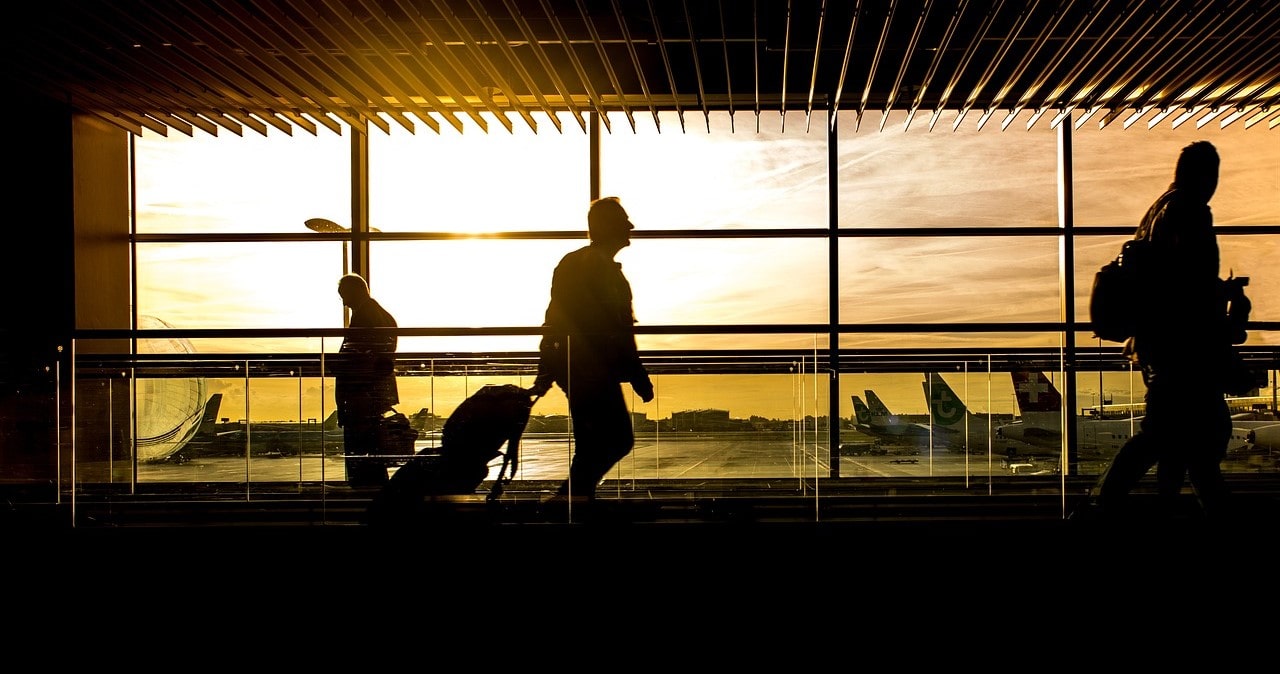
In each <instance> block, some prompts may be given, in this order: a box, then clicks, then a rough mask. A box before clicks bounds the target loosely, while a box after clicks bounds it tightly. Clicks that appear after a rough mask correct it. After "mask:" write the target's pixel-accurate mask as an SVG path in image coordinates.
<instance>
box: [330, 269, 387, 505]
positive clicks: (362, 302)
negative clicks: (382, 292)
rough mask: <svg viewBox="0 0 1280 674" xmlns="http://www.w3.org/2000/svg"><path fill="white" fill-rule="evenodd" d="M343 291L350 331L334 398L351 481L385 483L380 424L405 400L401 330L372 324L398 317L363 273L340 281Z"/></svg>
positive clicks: (383, 323)
mask: <svg viewBox="0 0 1280 674" xmlns="http://www.w3.org/2000/svg"><path fill="white" fill-rule="evenodd" d="M338 295H339V296H341V297H342V303H343V304H345V305H346V306H348V307H350V308H351V321H350V324H349V326H348V329H347V334H346V336H345V337H344V338H343V340H342V346H341V348H339V350H338V354H339V358H338V359H337V365H335V366H334V370H335V372H336V373H337V374H336V376H335V378H334V379H335V381H334V398H336V400H337V406H338V424H339V425H340V426H342V439H343V454H344V455H345V456H346V469H347V484H348V485H350V486H352V487H363V486H375V487H376V486H380V485H382V484H384V483H386V481H387V467H386V463H385V462H384V460H383V459H382V457H379V456H377V455H378V453H379V452H378V450H379V447H378V426H379V424H380V423H381V422H382V415H383V413H385V412H387V411H388V410H390V409H392V407H393V406H394V405H395V404H396V403H399V402H400V393H399V390H398V389H397V387H396V375H395V351H396V343H397V338H396V335H395V334H384V333H381V332H378V331H374V330H369V329H368V328H394V327H396V319H395V318H392V316H391V314H390V313H388V312H387V310H386V309H383V308H382V305H381V304H378V302H377V300H375V299H373V298H372V297H370V296H369V285H368V284H367V283H366V282H365V280H364V278H362V277H361V276H359V275H357V274H347V275H346V276H343V277H342V278H341V279H339V280H338Z"/></svg>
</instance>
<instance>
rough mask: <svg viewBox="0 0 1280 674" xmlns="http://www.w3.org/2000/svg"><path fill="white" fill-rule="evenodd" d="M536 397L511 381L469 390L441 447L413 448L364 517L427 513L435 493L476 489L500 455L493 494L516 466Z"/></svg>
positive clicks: (396, 518) (372, 520)
mask: <svg viewBox="0 0 1280 674" xmlns="http://www.w3.org/2000/svg"><path fill="white" fill-rule="evenodd" d="M535 401H536V398H534V397H533V396H532V395H531V394H530V393H529V392H528V390H526V389H523V388H520V387H519V386H516V385H514V384H502V385H488V386H484V387H482V388H481V389H480V390H479V391H476V392H475V393H473V394H472V395H471V396H469V397H468V398H467V399H466V400H464V401H462V404H461V405H458V408H457V409H456V410H454V412H453V414H451V415H449V418H448V419H447V420H446V421H445V423H444V430H443V432H442V433H441V440H440V447H439V448H429V449H423V450H420V451H419V452H417V453H416V454H415V455H414V456H413V458H411V459H409V461H408V462H406V463H405V464H404V465H403V466H401V467H400V468H399V469H398V470H397V471H396V472H395V474H394V475H392V476H391V479H390V480H388V481H387V484H386V485H385V486H384V487H383V488H382V489H381V490H380V491H379V492H378V493H377V494H376V495H375V496H374V498H373V500H372V501H371V502H370V504H369V511H368V513H367V517H366V521H367V522H368V523H369V524H388V523H397V522H399V523H403V522H409V521H414V520H417V519H419V518H420V517H421V516H423V515H424V514H426V512H427V510H426V509H427V507H428V506H429V505H430V504H431V503H432V502H433V497H436V496H444V495H468V494H475V493H476V490H477V489H478V488H479V486H480V483H482V482H483V481H484V479H485V477H487V476H488V475H489V463H490V462H491V461H492V460H493V459H495V458H497V457H498V456H499V455H502V457H503V459H502V468H501V469H500V470H499V471H498V476H497V478H496V479H494V481H493V485H492V487H491V488H490V490H489V494H488V497H487V500H490V501H492V500H493V499H496V498H497V497H498V496H499V495H501V493H502V488H503V485H504V484H506V483H507V482H510V481H511V476H512V475H514V474H515V471H516V469H517V468H518V467H519V457H520V437H521V436H522V435H523V434H524V429H525V427H526V426H527V425H528V423H529V412H530V411H531V410H532V409H533V403H534V402H535ZM503 445H506V451H505V452H504V451H503V450H502V448H503ZM508 469H509V470H508Z"/></svg>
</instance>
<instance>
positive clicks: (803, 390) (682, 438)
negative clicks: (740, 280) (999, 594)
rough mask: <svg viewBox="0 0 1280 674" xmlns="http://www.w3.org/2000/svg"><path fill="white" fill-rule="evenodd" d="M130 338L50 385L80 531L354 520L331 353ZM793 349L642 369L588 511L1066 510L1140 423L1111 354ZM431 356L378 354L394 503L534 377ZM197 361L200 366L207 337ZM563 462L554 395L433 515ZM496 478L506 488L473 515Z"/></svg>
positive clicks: (82, 346) (561, 469)
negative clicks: (179, 521)
mask: <svg viewBox="0 0 1280 674" xmlns="http://www.w3.org/2000/svg"><path fill="white" fill-rule="evenodd" d="M401 332H408V333H412V332H413V331H401ZM143 336H146V337H148V338H147V339H139V340H138V345H139V346H138V347H136V348H128V341H127V340H123V341H122V340H120V339H118V338H114V337H113V338H95V337H83V338H81V339H77V340H76V342H75V344H74V345H73V349H72V357H71V361H70V367H69V368H67V369H68V372H60V373H58V377H60V378H61V377H65V378H67V380H68V381H69V383H70V386H69V387H65V386H63V385H62V382H59V384H58V385H57V387H56V388H57V389H58V390H60V391H61V390H66V391H68V392H69V400H68V401H67V402H68V404H66V405H62V406H60V408H59V409H65V410H66V411H67V419H66V420H65V421H64V422H62V423H60V424H59V431H58V438H57V443H56V446H57V448H58V454H59V460H58V462H57V465H58V470H57V484H58V489H57V497H58V499H60V500H63V501H66V502H69V503H71V504H72V505H73V512H74V511H75V510H76V509H77V508H76V507H77V506H79V510H80V514H79V515H75V516H76V517H78V518H83V517H86V515H85V514H84V513H85V512H86V508H87V509H88V511H89V512H92V511H95V510H96V509H100V508H102V507H103V506H104V505H108V506H109V505H112V504H115V505H120V504H123V503H129V504H131V505H133V506H135V507H136V506H138V504H143V505H144V506H149V507H151V508H152V511H153V512H164V513H166V514H172V513H181V512H183V510H184V508H185V507H187V506H190V505H193V504H202V503H203V504H208V503H228V502H234V503H240V504H246V503H253V504H261V505H269V504H276V505H278V504H280V503H289V504H291V505H290V506H289V507H290V508H292V509H293V512H294V515H293V516H297V517H303V518H312V519H314V520H316V521H321V522H324V521H334V522H343V523H349V522H359V521H361V517H360V512H359V511H360V510H361V509H362V508H364V507H365V504H366V500H365V499H366V498H367V497H369V496H370V494H368V493H367V492H359V491H353V490H350V489H348V488H347V486H348V485H347V476H346V458H347V456H346V448H345V439H344V437H343V435H344V433H343V429H342V428H341V427H339V425H338V424H337V421H336V418H335V414H334V403H333V400H334V396H333V385H334V379H333V369H334V365H335V363H336V362H337V359H338V358H339V357H338V356H337V354H336V353H335V352H336V350H337V346H338V344H339V343H340V341H341V340H340V338H338V337H335V336H333V335H328V336H325V335H320V336H311V337H307V338H306V339H304V340H303V341H302V342H301V343H302V344H303V345H304V346H303V348H302V349H298V346H297V345H298V343H299V342H298V340H296V339H291V341H289V342H288V344H289V348H290V349H293V350H290V351H285V350H283V349H282V350H281V351H280V352H277V353H262V352H257V353H252V354H239V353H219V352H213V353H203V352H199V353H197V352H193V351H191V350H188V349H186V348H181V347H178V346H173V345H175V344H180V343H181V341H180V340H179V341H174V340H172V339H168V338H167V337H166V338H165V339H160V338H150V335H147V334H145V333H144V334H139V337H143ZM501 338H502V337H500V336H498V337H491V336H484V335H479V336H475V337H473V341H474V342H475V343H477V344H478V345H480V346H483V345H484V342H485V341H486V340H487V339H495V340H496V339H501ZM802 338H803V339H802V340H797V341H808V342H810V343H812V344H814V345H815V347H814V348H748V349H741V350H731V349H709V350H651V351H645V352H642V357H643V358H644V360H645V363H646V366H647V368H648V369H649V372H650V374H651V377H652V380H653V383H654V389H655V397H654V399H653V400H652V401H650V402H648V403H644V402H643V401H641V400H640V399H639V397H637V396H635V395H634V393H633V391H632V390H631V388H630V386H628V385H626V384H623V385H622V389H623V391H624V394H625V396H626V401H627V406H628V408H629V409H630V411H631V425H632V432H633V434H634V438H635V444H634V448H633V449H632V451H631V452H629V453H628V454H627V455H626V456H624V457H623V458H622V459H621V460H619V461H618V462H617V464H616V465H614V466H613V468H612V469H611V470H610V471H609V472H608V473H607V474H606V475H605V478H604V481H603V482H602V483H601V486H600V488H599V491H598V492H597V495H598V497H599V498H600V499H603V500H612V501H618V502H624V501H628V500H630V501H639V500H645V501H649V502H652V501H655V500H662V499H673V500H683V501H684V502H686V503H687V502H688V501H690V500H697V499H700V498H704V499H705V498H707V497H712V498H713V500H716V499H721V500H723V499H733V498H744V499H745V498H750V499H772V498H777V499H783V500H785V499H795V500H798V501H809V500H811V502H813V503H815V504H819V505H816V506H815V507H814V508H813V509H812V510H809V511H805V510H801V511H800V515H799V517H802V518H806V517H814V518H818V517H820V516H821V513H822V512H824V511H823V509H822V506H821V504H822V503H823V502H824V501H825V502H827V503H835V502H838V501H840V500H841V499H848V498H850V497H851V496H852V497H857V496H872V497H877V498H880V499H893V498H895V497H903V498H906V497H909V496H913V495H920V494H933V495H944V496H953V497H957V498H963V497H966V496H972V497H975V498H978V497H989V496H991V495H994V494H1010V495H1013V494H1039V495H1050V496H1052V495H1057V496H1066V495H1078V494H1081V493H1085V492H1087V490H1088V487H1089V485H1090V484H1091V483H1092V481H1093V480H1095V479H1096V477H1097V476H1098V475H1099V474H1100V473H1101V471H1102V470H1103V469H1104V468H1105V467H1106V465H1107V462H1108V461H1109V460H1110V457H1111V456H1113V455H1114V453H1115V451H1116V450H1117V449H1118V448H1119V446H1120V445H1121V444H1123V442H1124V441H1125V440H1126V439H1127V438H1128V437H1129V436H1131V435H1132V434H1133V432H1134V431H1135V430H1136V429H1137V420H1138V418H1139V417H1140V416H1141V413H1142V406H1141V401H1142V394H1143V391H1144V388H1143V385H1142V382H1141V377H1140V376H1139V374H1138V373H1136V372H1134V371H1133V370H1132V369H1131V368H1130V367H1129V365H1128V363H1127V362H1126V361H1125V360H1124V359H1123V358H1121V357H1120V354H1119V353H1118V349H1113V348H1078V349H1076V351H1075V353H1074V354H1072V355H1071V357H1072V358H1074V361H1075V366H1074V367H1073V368H1071V372H1070V375H1067V374H1065V373H1066V372H1067V370H1068V368H1067V367H1066V362H1067V356H1066V355H1065V354H1064V353H1063V352H1062V350H1060V349H1055V348H1046V347H1028V348H1006V349H985V350H983V349H971V348H968V347H964V348H955V349H949V350H948V349H943V350H923V349H903V350H892V349H863V350H856V349H849V350H841V352H840V353H839V354H838V356H836V357H834V358H833V356H832V354H831V353H830V352H829V351H828V350H827V349H825V348H820V346H821V345H823V344H825V340H826V335H825V334H822V335H803V336H802ZM432 339H433V337H432V336H430V335H426V336H422V335H420V336H417V337H414V338H413V339H412V341H411V340H408V339H404V338H402V340H401V344H402V345H404V344H405V343H406V342H410V341H411V343H412V344H413V346H414V348H415V349H417V348H422V350H414V351H406V350H404V349H403V346H402V348H401V350H400V351H398V352H397V354H396V366H395V371H396V380H397V386H398V390H399V398H400V402H399V404H397V405H396V410H397V411H399V412H401V413H403V414H404V415H405V417H407V419H408V422H409V425H410V426H411V427H412V428H413V430H414V431H415V432H416V434H417V435H416V437H415V438H414V439H413V440H412V442H411V444H406V445H403V446H402V447H401V448H400V449H398V450H394V451H392V452H391V453H389V454H387V455H385V456H383V457H381V459H382V460H383V461H384V462H385V463H386V465H387V468H388V472H389V474H390V475H391V476H392V480H393V482H394V481H395V475H396V473H397V472H399V471H401V470H404V469H405V467H406V466H407V465H410V464H411V463H414V462H416V464H417V465H418V466H419V467H422V466H424V465H427V464H433V463H438V462H439V460H440V457H441V456H443V455H444V454H445V451H444V449H445V448H444V447H443V445H444V442H443V440H444V437H443V430H444V426H445V423H446V421H447V420H448V419H449V418H450V416H451V415H452V414H453V412H454V410H455V409H456V408H457V407H458V406H459V405H460V404H462V402H463V401H465V400H467V399H468V398H469V397H471V396H472V395H474V394H475V393H476V392H477V391H479V390H480V389H481V388H482V387H486V386H491V385H506V384H510V385H514V386H516V387H521V388H525V387H528V386H530V385H531V384H532V382H533V379H534V377H535V375H536V372H537V354H536V353H535V352H515V351H496V350H495V351H474V352H465V353H458V352H447V351H433V350H430V346H431V344H430V342H431V340H432ZM450 339H454V338H452V337H451V338H450ZM201 343H202V346H203V347H204V348H209V349H210V350H213V349H216V348H218V345H217V344H214V343H212V341H211V340H210V338H208V337H205V339H204V341H202V342H201ZM258 343H259V344H260V343H261V342H260V341H259V342H258ZM164 344H168V345H169V346H164ZM131 351H132V352H133V353H130V352H131ZM1248 355H1249V358H1250V361H1251V364H1253V365H1254V366H1255V369H1257V370H1258V371H1259V374H1260V381H1259V383H1260V387H1259V390H1258V395H1257V396H1252V397H1248V398H1242V399H1238V400H1233V401H1232V404H1233V411H1235V412H1238V413H1240V414H1241V416H1240V418H1239V421H1238V427H1237V429H1236V433H1235V434H1234V436H1233V440H1232V444H1231V446H1230V447H1229V451H1228V456H1227V459H1226V461H1225V462H1224V464H1223V466H1224V469H1225V471H1226V472H1227V473H1228V474H1235V475H1257V474H1264V475H1270V474H1276V473H1280V467H1278V461H1277V458H1278V457H1280V454H1277V453H1276V452H1277V451H1280V449H1277V448H1275V447H1274V446H1273V445H1270V444H1267V443H1268V442H1271V441H1270V440H1267V439H1266V438H1269V437H1270V436H1269V435H1265V434H1264V438H1263V440H1262V441H1259V439H1258V432H1257V431H1258V429H1261V428H1265V427H1268V426H1270V425H1271V424H1273V423H1274V424H1277V425H1280V419H1278V418H1277V417H1275V409H1276V407H1275V401H1276V389H1275V381H1276V370H1275V367H1274V363H1275V362H1277V361H1276V353H1275V352H1274V351H1272V350H1269V349H1261V350H1252V351H1250V352H1249V354H1248ZM1246 412H1251V413H1252V415H1253V416H1252V417H1251V418H1249V419H1247V420H1246V419H1245V417H1244V416H1243V415H1244V413H1246ZM833 419H834V422H833V421H832V420H833ZM1189 421H1190V422H1194V420H1189ZM1270 432H1271V431H1268V433H1270ZM504 449H509V447H504ZM574 451H575V439H574V433H573V421H572V419H571V417H570V415H569V410H568V404H567V400H566V398H565V395H564V394H563V392H562V391H561V390H560V389H559V388H553V389H552V390H551V391H549V392H548V393H547V395H545V396H544V397H542V398H539V399H537V400H535V401H534V402H533V407H532V409H531V411H530V416H529V419H528V423H527V425H526V427H525V430H524V432H523V434H522V435H521V439H520V443H519V456H518V463H517V464H516V465H515V467H514V469H512V468H511V467H510V466H507V467H506V468H505V469H504V466H503V458H504V457H503V455H497V456H494V457H493V458H492V460H491V461H489V463H488V464H487V466H486V467H485V470H486V471H487V473H485V474H484V478H483V480H481V482H480V483H479V484H477V485H475V490H474V491H473V492H471V493H469V494H461V495H459V494H451V495H450V496H451V497H457V496H461V497H462V498H451V499H448V500H451V501H454V502H458V503H462V504H464V505H463V506H462V507H477V508H478V507H480V505H479V504H480V503H488V504H489V507H490V508H492V504H493V503H494V502H499V503H508V504H531V503H538V502H540V501H541V500H543V499H545V498H546V497H547V496H549V495H550V494H551V492H552V491H553V490H554V489H555V488H556V486H558V484H559V483H560V482H561V481H563V480H564V479H565V478H566V476H567V475H568V472H569V465H570V462H571V460H572V457H573V455H574ZM432 469H433V470H434V469H435V468H432ZM500 471H504V472H502V474H503V475H504V476H509V477H510V482H509V483H505V484H504V485H503V489H502V490H501V495H500V496H497V497H496V498H494V499H490V498H489V495H490V494H492V493H494V492H493V490H492V489H491V488H492V487H493V484H494V481H495V480H496V479H497V478H498V476H499V473H500ZM406 474H408V473H406ZM406 479H407V478H406ZM315 503H320V504H321V505H320V506H318V507H317V506H315V505H314V504H315ZM303 504H306V505H303ZM468 504H469V505H468ZM1064 514H1065V513H1064ZM513 516H515V515H513ZM518 516H520V517H523V516H525V515H518Z"/></svg>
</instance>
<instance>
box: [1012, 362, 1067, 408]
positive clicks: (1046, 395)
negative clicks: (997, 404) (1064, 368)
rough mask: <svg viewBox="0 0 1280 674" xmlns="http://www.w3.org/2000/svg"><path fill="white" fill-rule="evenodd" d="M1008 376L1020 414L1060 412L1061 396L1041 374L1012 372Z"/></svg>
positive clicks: (1037, 372) (1047, 378)
mask: <svg viewBox="0 0 1280 674" xmlns="http://www.w3.org/2000/svg"><path fill="white" fill-rule="evenodd" d="M1010 374H1011V376H1012V377H1013V391H1014V394H1015V395H1016V396H1017V398H1018V410H1019V411H1020V412H1021V413H1022V414H1024V415H1025V414H1027V413H1033V414H1034V413H1037V412H1054V413H1057V412H1060V411H1061V410H1062V394H1060V393H1058V389H1057V388H1056V387H1054V385H1053V382H1052V381H1050V380H1049V377H1047V376H1045V374H1044V373H1043V372H1040V371H1035V372H1029V371H1026V370H1014V371H1013V372H1011V373H1010Z"/></svg>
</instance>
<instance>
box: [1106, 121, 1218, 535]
mask: <svg viewBox="0 0 1280 674" xmlns="http://www.w3.org/2000/svg"><path fill="white" fill-rule="evenodd" d="M1218 165H1219V159H1218V152H1217V150H1216V149H1215V148H1214V147H1213V145H1212V144H1210V143H1208V142H1205V141H1199V142H1195V143H1192V144H1190V145H1188V146H1186V147H1184V148H1183V149H1182V152H1181V154H1180V155H1179V156H1178V163H1177V168H1176V169H1175V171H1174V178H1173V184H1172V185H1170V187H1169V189H1168V190H1167V191H1166V192H1165V193H1164V194H1162V195H1160V197H1159V198H1158V199H1156V201H1155V203H1153V204H1152V205H1151V207H1150V208H1149V209H1148V210H1147V213H1146V215H1145V216H1144V217H1143V218H1142V224H1141V225H1140V226H1139V227H1138V231H1137V233H1136V234H1135V236H1134V238H1137V239H1148V240H1150V241H1151V244H1152V256H1151V264H1150V266H1149V267H1148V269H1149V276H1148V278H1147V279H1146V280H1145V292H1144V294H1143V296H1142V297H1140V298H1138V303H1139V304H1140V305H1141V306H1142V307H1144V308H1143V310H1142V313H1141V314H1140V315H1139V321H1138V325H1137V328H1136V330H1135V334H1134V336H1133V337H1131V338H1130V339H1129V340H1128V342H1126V344H1125V355H1126V356H1127V357H1129V359H1130V360H1131V361H1133V362H1134V363H1135V364H1136V365H1137V366H1138V367H1139V368H1140V369H1141V371H1142V379H1143V381H1144V382H1145V383H1146V387H1147V391H1146V414H1145V416H1144V417H1143V418H1142V420H1141V422H1140V423H1141V429H1140V430H1139V431H1138V432H1137V433H1135V434H1134V436H1133V437H1132V438H1130V439H1129V441H1128V442H1126V443H1125V444H1124V446H1123V447H1121V448H1120V451H1119V452H1117V453H1116V456H1115V458H1114V459H1112V461H1111V465H1110V466H1109V467H1108V468H1107V470H1106V471H1105V472H1103V474H1102V475H1101V476H1100V479H1099V483H1098V493H1097V505H1098V506H1099V508H1100V510H1101V512H1102V514H1103V515H1105V516H1120V517H1124V516H1129V515H1132V503H1131V498H1130V495H1129V494H1130V492H1131V491H1132V490H1133V488H1134V487H1135V486H1136V485H1137V484H1138V482H1139V481H1140V480H1141V479H1142V477H1143V475H1145V474H1146V473H1147V471H1148V470H1150V469H1151V467H1152V466H1156V478H1157V484H1158V486H1159V487H1158V488H1159V504H1160V506H1161V510H1162V511H1163V513H1164V514H1174V513H1176V507H1177V505H1178V502H1179V493H1180V492H1181V490H1182V485H1183V481H1184V479H1185V478H1186V477H1187V476H1190V479H1191V485H1192V487H1193V488H1194V489H1195V494H1196V497H1197V499H1198V501H1199V503H1200V506H1201V508H1202V509H1203V511H1204V514H1205V515H1207V516H1209V517H1215V516H1220V515H1221V514H1222V513H1223V510H1224V508H1225V505H1226V504H1225V502H1226V499H1227V497H1228V489H1227V485H1226V482H1225V480H1224V479H1223V477H1222V470H1221V466H1220V464H1221V462H1222V460H1223V458H1225V456H1226V452H1227V443H1228V442H1229V441H1230V438H1231V416H1230V412H1229V411H1228V409H1227V403H1226V399H1225V398H1224V397H1223V393H1224V391H1226V390H1227V388H1229V385H1228V383H1227V381H1226V375H1227V373H1228V372H1229V370H1230V367H1229V365H1230V363H1231V362H1232V358H1233V349H1232V342H1231V337H1230V330H1229V325H1228V322H1227V318H1226V305H1225V300H1224V283H1223V281H1222V280H1220V279H1219V278H1218V241H1217V238H1216V236H1215V234H1214V231H1213V214H1212V212H1211V211H1210V210H1209V199H1210V198H1211V197H1213V193H1214V191H1215V190H1216V189H1217V186H1218Z"/></svg>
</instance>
